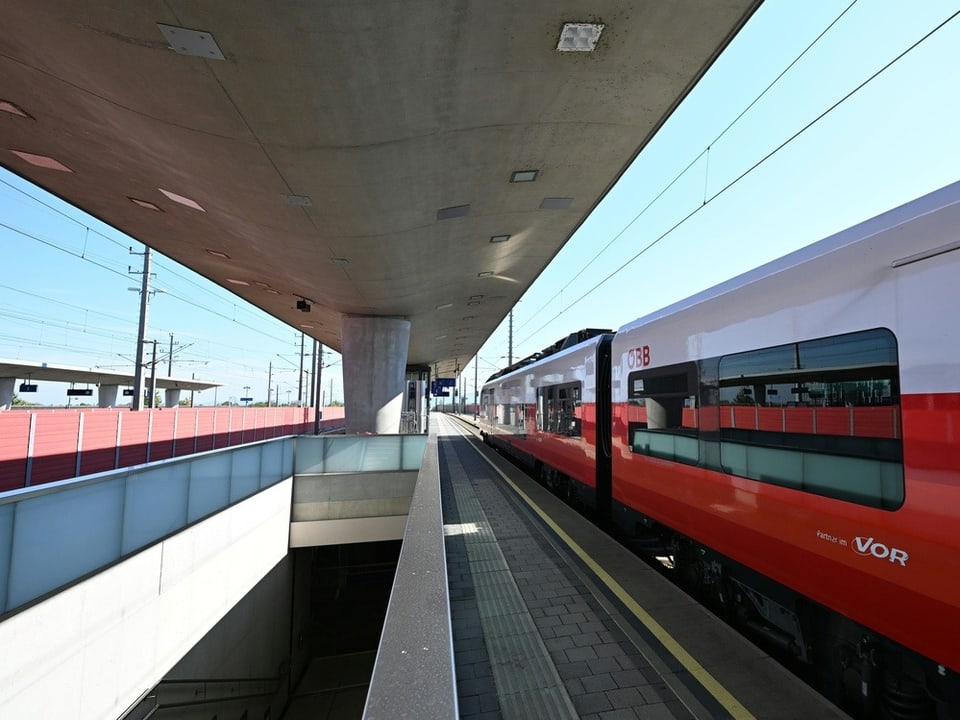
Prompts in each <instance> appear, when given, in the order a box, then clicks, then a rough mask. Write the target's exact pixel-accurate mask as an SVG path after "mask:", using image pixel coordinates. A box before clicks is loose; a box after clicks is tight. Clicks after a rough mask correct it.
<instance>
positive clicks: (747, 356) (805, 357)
mask: <svg viewBox="0 0 960 720" xmlns="http://www.w3.org/2000/svg"><path fill="white" fill-rule="evenodd" d="M719 401H720V408H719V410H720V418H719V420H720V422H719V439H720V463H721V468H722V469H723V470H724V471H725V472H729V473H732V474H735V475H740V476H743V477H748V478H751V479H754V480H761V481H764V482H770V483H773V484H776V485H784V486H787V487H792V488H796V489H798V490H804V491H807V492H812V493H815V494H818V495H825V496H827V497H833V498H838V499H841V500H847V501H850V502H855V503H859V504H862V505H869V506H872V507H879V508H884V509H888V510H892V509H896V508H898V507H899V506H900V505H901V504H902V503H903V497H904V484H903V445H902V442H901V437H900V389H899V373H898V366H897V346H896V338H894V336H893V333H891V332H890V331H889V330H885V329H877V330H867V331H864V332H858V333H850V334H847V335H839V336H834V337H828V338H820V339H817V340H809V341H806V342H801V343H793V344H790V345H781V346H778V347H775V348H766V349H764V350H756V351H751V352H746V353H738V354H736V355H728V356H725V357H722V358H720V359H719Z"/></svg>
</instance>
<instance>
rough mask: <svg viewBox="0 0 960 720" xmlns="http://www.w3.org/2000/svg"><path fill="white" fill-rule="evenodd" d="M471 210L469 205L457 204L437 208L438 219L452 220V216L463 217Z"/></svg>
mask: <svg viewBox="0 0 960 720" xmlns="http://www.w3.org/2000/svg"><path fill="white" fill-rule="evenodd" d="M469 212H470V206H469V205H455V206H453V207H446V208H440V209H439V210H437V220H450V219H451V218H458V217H463V216H464V215H466V214H467V213H469Z"/></svg>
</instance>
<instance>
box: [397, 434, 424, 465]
mask: <svg viewBox="0 0 960 720" xmlns="http://www.w3.org/2000/svg"><path fill="white" fill-rule="evenodd" d="M402 437H403V463H402V467H401V468H400V469H401V470H419V469H420V463H422V462H423V453H424V452H425V451H426V448H427V436H426V435H403V436H402Z"/></svg>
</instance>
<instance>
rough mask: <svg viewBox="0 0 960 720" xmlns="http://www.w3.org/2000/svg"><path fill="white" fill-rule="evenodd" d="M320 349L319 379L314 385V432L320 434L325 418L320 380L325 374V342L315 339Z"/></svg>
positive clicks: (318, 356) (318, 355)
mask: <svg viewBox="0 0 960 720" xmlns="http://www.w3.org/2000/svg"><path fill="white" fill-rule="evenodd" d="M315 342H316V344H317V347H318V348H319V351H318V352H317V354H316V355H317V375H316V377H317V381H316V383H315V385H314V387H315V388H316V390H315V392H316V400H317V408H316V412H314V414H313V434H314V435H319V434H320V421H321V420H322V419H323V390H322V389H321V386H320V382H321V381H322V379H323V378H322V374H323V343H322V342H320V341H319V340H317V341H315Z"/></svg>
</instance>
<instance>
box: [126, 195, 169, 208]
mask: <svg viewBox="0 0 960 720" xmlns="http://www.w3.org/2000/svg"><path fill="white" fill-rule="evenodd" d="M127 200H129V201H130V202H132V203H133V204H134V205H139V206H140V207H142V208H145V209H147V210H153V211H154V212H163V210H161V209H160V207H159V206H158V205H154V204H153V203H152V202H150V201H149V200H141V199H140V198H135V197H130V196H129V195H128V196H127Z"/></svg>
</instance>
